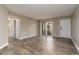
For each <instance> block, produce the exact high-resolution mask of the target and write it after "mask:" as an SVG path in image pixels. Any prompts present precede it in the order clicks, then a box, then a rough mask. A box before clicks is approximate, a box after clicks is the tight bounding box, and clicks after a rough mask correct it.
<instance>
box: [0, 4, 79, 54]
mask: <svg viewBox="0 0 79 59" xmlns="http://www.w3.org/2000/svg"><path fill="white" fill-rule="evenodd" d="M0 55H79V5H78V4H0Z"/></svg>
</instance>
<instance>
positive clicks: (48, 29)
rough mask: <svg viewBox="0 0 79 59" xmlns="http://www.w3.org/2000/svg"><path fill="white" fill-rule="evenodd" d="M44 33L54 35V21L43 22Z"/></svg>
mask: <svg viewBox="0 0 79 59" xmlns="http://www.w3.org/2000/svg"><path fill="white" fill-rule="evenodd" d="M41 27H42V35H52V31H53V23H52V22H42V26H41Z"/></svg>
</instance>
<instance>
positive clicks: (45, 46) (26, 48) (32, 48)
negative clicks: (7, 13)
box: [0, 36, 78, 55]
mask: <svg viewBox="0 0 79 59" xmlns="http://www.w3.org/2000/svg"><path fill="white" fill-rule="evenodd" d="M0 55H78V52H77V50H76V48H75V46H74V44H73V42H72V41H71V39H64V38H53V37H51V36H35V37H31V38H26V39H23V40H19V39H14V38H9V45H8V46H6V47H5V48H3V49H2V50H0Z"/></svg>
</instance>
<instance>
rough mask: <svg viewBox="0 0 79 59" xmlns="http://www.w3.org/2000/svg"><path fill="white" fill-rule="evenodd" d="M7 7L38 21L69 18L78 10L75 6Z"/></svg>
mask: <svg viewBox="0 0 79 59" xmlns="http://www.w3.org/2000/svg"><path fill="white" fill-rule="evenodd" d="M5 6H6V7H7V8H8V9H9V10H10V11H12V12H15V13H18V14H21V15H24V16H28V17H33V18H37V19H44V18H50V17H61V16H69V15H72V13H73V12H74V10H75V8H76V5H73V4H72V5H71V4H61V5H60V4H9V5H5Z"/></svg>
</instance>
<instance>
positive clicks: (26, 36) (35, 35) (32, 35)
mask: <svg viewBox="0 0 79 59" xmlns="http://www.w3.org/2000/svg"><path fill="white" fill-rule="evenodd" d="M33 36H37V34H35V35H30V36H25V37H21V38H19V39H20V40H22V39H24V38H30V37H33Z"/></svg>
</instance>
